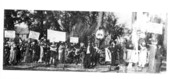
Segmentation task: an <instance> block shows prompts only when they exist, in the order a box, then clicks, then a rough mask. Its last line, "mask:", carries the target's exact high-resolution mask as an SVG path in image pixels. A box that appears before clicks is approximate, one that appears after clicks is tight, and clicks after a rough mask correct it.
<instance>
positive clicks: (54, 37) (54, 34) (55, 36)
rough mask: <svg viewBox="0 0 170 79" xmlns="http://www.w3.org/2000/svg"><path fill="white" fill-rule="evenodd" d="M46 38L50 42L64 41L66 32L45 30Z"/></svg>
mask: <svg viewBox="0 0 170 79" xmlns="http://www.w3.org/2000/svg"><path fill="white" fill-rule="evenodd" d="M47 39H49V40H50V42H60V41H61V42H65V41H66V32H61V31H54V30H50V29H48V30H47Z"/></svg>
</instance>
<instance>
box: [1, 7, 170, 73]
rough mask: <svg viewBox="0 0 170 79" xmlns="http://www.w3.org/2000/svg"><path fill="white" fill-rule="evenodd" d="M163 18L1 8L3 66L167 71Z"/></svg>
mask: <svg viewBox="0 0 170 79" xmlns="http://www.w3.org/2000/svg"><path fill="white" fill-rule="evenodd" d="M167 16H168V13H166V12H118V11H81V10H80V11H79V10H77V11H75V10H74V11H71V10H69V11H67V10H37V9H35V10H30V9H4V19H3V20H4V25H3V62H2V63H3V70H5V71H6V70H11V71H17V70H20V71H35V72H36V71H47V72H50V71H54V72H55V71H57V72H58V71H64V72H70V71H71V72H101V73H102V72H110V73H165V72H166V71H167V26H168V23H167V22H168V17H167Z"/></svg>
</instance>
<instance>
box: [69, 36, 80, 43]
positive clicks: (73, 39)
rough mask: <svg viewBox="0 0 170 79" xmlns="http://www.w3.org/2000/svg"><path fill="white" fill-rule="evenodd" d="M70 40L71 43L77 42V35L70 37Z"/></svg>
mask: <svg viewBox="0 0 170 79" xmlns="http://www.w3.org/2000/svg"><path fill="white" fill-rule="evenodd" d="M70 42H71V43H78V42H79V38H78V37H70Z"/></svg>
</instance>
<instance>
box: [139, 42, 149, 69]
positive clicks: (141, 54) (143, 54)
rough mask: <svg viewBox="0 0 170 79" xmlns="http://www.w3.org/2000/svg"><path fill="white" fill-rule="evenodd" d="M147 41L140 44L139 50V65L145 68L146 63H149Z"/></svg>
mask: <svg viewBox="0 0 170 79" xmlns="http://www.w3.org/2000/svg"><path fill="white" fill-rule="evenodd" d="M145 45H146V44H145V42H142V44H141V45H140V52H139V64H138V65H139V67H142V68H144V67H145V64H146V63H147V52H148V50H147V48H146V46H145Z"/></svg>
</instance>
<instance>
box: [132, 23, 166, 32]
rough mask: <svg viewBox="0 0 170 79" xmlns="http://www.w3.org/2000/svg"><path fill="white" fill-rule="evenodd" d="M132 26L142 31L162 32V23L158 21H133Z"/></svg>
mask: <svg viewBox="0 0 170 79" xmlns="http://www.w3.org/2000/svg"><path fill="white" fill-rule="evenodd" d="M133 25H134V27H137V30H141V31H142V32H149V33H155V34H162V33H163V24H158V23H151V22H149V23H141V22H135V23H134V24H133Z"/></svg>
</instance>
